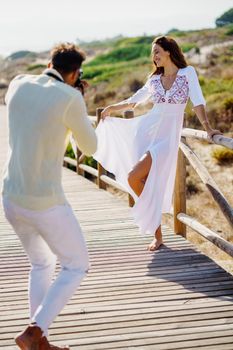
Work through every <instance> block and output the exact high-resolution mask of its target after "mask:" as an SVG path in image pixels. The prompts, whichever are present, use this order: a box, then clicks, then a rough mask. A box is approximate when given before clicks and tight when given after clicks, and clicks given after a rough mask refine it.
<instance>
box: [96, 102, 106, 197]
mask: <svg viewBox="0 0 233 350" xmlns="http://www.w3.org/2000/svg"><path fill="white" fill-rule="evenodd" d="M103 109H104V108H97V109H96V116H97V125H98V124H99V122H100V119H101V112H102V111H103ZM97 170H98V177H97V185H98V186H99V188H102V189H103V190H106V184H105V183H104V182H103V181H101V179H100V177H101V175H105V174H106V170H105V169H104V168H103V167H102V165H101V164H100V163H99V162H98V163H97Z"/></svg>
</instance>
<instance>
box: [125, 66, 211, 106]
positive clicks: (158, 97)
mask: <svg viewBox="0 0 233 350" xmlns="http://www.w3.org/2000/svg"><path fill="white" fill-rule="evenodd" d="M189 97H190V99H191V101H192V103H193V106H194V107H195V106H198V105H205V99H204V97H203V94H202V90H201V87H200V84H199V81H198V77H197V73H196V71H195V69H194V68H193V67H192V66H188V67H186V68H180V69H179V70H178V72H177V75H176V78H175V80H174V82H173V84H172V86H171V88H170V89H169V90H165V89H164V87H163V85H162V82H161V74H158V75H153V76H152V77H150V78H149V79H148V80H147V82H146V84H145V85H144V86H143V87H142V88H141V89H139V90H138V91H137V92H136V93H135V94H134V95H133V96H131V97H130V98H128V99H127V100H126V101H127V102H128V103H140V102H144V101H146V100H148V99H150V100H151V101H152V102H153V103H154V104H158V103H167V104H186V103H187V101H188V99H189Z"/></svg>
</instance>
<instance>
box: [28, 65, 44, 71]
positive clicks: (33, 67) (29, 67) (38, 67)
mask: <svg viewBox="0 0 233 350" xmlns="http://www.w3.org/2000/svg"><path fill="white" fill-rule="evenodd" d="M45 68H46V65H45V64H31V65H30V66H28V67H27V71H32V70H36V69H41V70H42V69H45Z"/></svg>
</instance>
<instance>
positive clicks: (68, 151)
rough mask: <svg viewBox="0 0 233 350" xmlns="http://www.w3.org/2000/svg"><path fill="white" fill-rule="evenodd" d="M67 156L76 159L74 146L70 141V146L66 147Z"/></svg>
mask: <svg viewBox="0 0 233 350" xmlns="http://www.w3.org/2000/svg"><path fill="white" fill-rule="evenodd" d="M65 156H66V157H70V158H72V159H75V154H74V151H73V148H72V146H71V143H70V142H69V144H68V146H67V148H66V152H65Z"/></svg>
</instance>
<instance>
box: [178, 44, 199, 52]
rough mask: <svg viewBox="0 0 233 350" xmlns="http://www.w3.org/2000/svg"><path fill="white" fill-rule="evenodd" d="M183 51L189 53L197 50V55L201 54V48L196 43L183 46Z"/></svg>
mask: <svg viewBox="0 0 233 350" xmlns="http://www.w3.org/2000/svg"><path fill="white" fill-rule="evenodd" d="M181 49H182V51H183V52H184V53H186V52H189V51H190V50H192V49H195V52H196V53H199V52H200V49H199V47H198V46H197V44H195V43H186V44H182V45H181Z"/></svg>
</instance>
